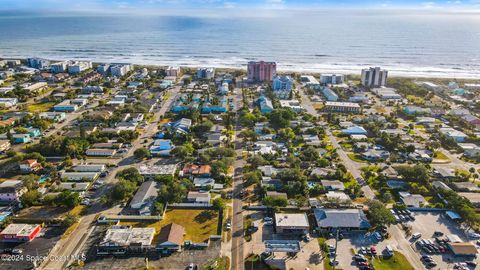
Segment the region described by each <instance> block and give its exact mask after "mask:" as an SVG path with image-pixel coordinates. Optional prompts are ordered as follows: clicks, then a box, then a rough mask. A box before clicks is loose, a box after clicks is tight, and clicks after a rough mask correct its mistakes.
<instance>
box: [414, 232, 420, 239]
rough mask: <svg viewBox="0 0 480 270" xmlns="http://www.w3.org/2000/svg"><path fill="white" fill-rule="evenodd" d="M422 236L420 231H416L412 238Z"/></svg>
mask: <svg viewBox="0 0 480 270" xmlns="http://www.w3.org/2000/svg"><path fill="white" fill-rule="evenodd" d="M420 237H422V234H421V233H418V232H417V233H414V234H413V235H412V239H418V238H420Z"/></svg>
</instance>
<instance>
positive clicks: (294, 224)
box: [275, 213, 310, 234]
mask: <svg viewBox="0 0 480 270" xmlns="http://www.w3.org/2000/svg"><path fill="white" fill-rule="evenodd" d="M275 225H276V226H275V227H276V230H277V233H285V234H307V233H308V231H309V230H310V224H309V223H308V218H307V214H305V213H301V214H300V213H299V214H286V213H275Z"/></svg>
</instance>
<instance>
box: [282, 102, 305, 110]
mask: <svg viewBox="0 0 480 270" xmlns="http://www.w3.org/2000/svg"><path fill="white" fill-rule="evenodd" d="M280 107H282V108H290V109H292V110H293V111H295V112H301V111H303V107H302V105H301V104H300V101H298V100H295V99H290V100H280Z"/></svg>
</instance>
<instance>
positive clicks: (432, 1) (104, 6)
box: [0, 0, 480, 12]
mask: <svg viewBox="0 0 480 270" xmlns="http://www.w3.org/2000/svg"><path fill="white" fill-rule="evenodd" d="M198 8H227V9H228V8H229V9H232V8H242V9H247V8H248V9H250V8H257V9H313V8H317V9H321V8H422V9H443V10H453V9H455V10H471V9H480V0H404V1H400V0H0V10H28V11H30V10H66V11H85V10H92V11H110V12H111V11H133V10H136V11H140V10H145V11H148V10H156V9H198Z"/></svg>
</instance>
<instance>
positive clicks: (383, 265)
mask: <svg viewBox="0 0 480 270" xmlns="http://www.w3.org/2000/svg"><path fill="white" fill-rule="evenodd" d="M373 266H374V268H375V269H376V270H413V267H412V265H411V264H410V263H409V262H408V260H407V258H405V256H403V254H402V253H400V252H397V251H395V254H394V255H393V256H392V257H383V256H378V257H377V258H375V259H374V260H373Z"/></svg>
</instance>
